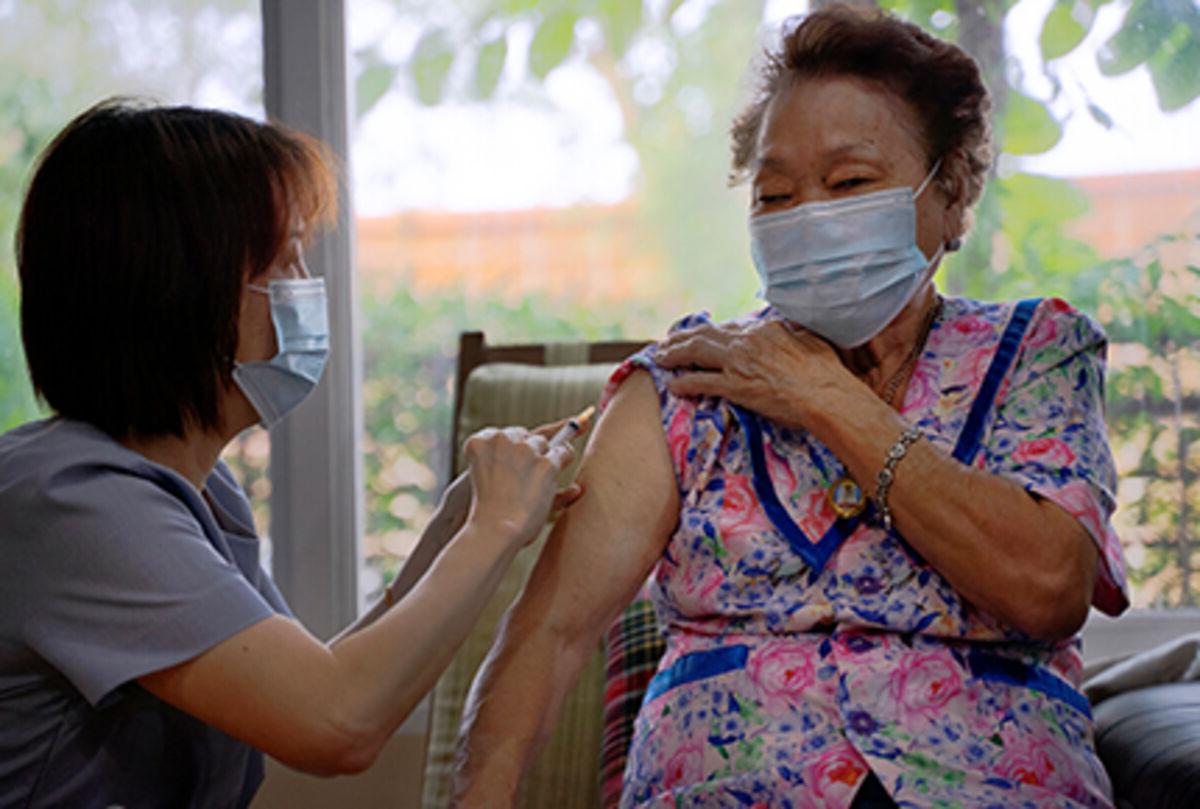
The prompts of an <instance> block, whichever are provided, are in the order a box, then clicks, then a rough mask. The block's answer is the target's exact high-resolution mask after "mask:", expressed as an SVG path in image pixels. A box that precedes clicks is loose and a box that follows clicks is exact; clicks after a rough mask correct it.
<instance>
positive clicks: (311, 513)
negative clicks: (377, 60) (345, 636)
mask: <svg viewBox="0 0 1200 809" xmlns="http://www.w3.org/2000/svg"><path fill="white" fill-rule="evenodd" d="M261 9H262V30H263V74H264V75H263V78H264V91H263V95H264V105H265V107H266V111H267V116H268V117H269V118H270V119H271V120H274V121H278V122H280V123H283V124H286V125H288V126H291V127H294V128H296V129H299V130H301V131H304V132H307V133H309V134H311V135H314V136H316V137H317V138H319V139H321V140H322V141H324V142H325V143H326V144H328V146H329V147H330V148H331V149H332V150H333V153H334V155H335V156H336V157H337V159H338V161H339V164H340V165H339V166H338V216H337V226H336V228H334V229H333V230H332V231H331V232H329V233H328V234H326V235H324V236H322V237H321V238H320V239H318V240H317V242H316V243H314V244H313V246H312V248H311V249H310V251H309V254H308V256H307V259H308V262H307V263H308V266H309V268H310V269H311V271H312V272H313V274H314V275H319V276H323V277H324V278H325V283H326V287H327V288H328V293H329V326H330V343H331V353H330V358H329V364H328V366H327V368H326V370H325V375H324V378H323V379H322V381H321V384H320V385H318V386H317V389H316V391H315V392H314V394H313V395H312V396H311V397H309V399H308V401H306V402H305V403H304V404H303V405H302V406H301V407H300V408H298V409H297V411H296V412H295V414H293V415H291V416H289V417H288V418H287V419H284V420H283V421H282V422H281V423H280V424H279V425H278V426H277V427H275V428H274V429H272V431H271V535H272V537H273V538H274V540H275V541H274V543H273V548H272V568H273V574H274V578H275V581H276V583H277V584H278V585H279V587H280V589H281V590H282V591H283V593H284V596H285V597H286V598H287V600H288V603H289V604H290V605H291V607H292V609H293V611H294V612H295V613H296V616H297V617H298V618H299V619H300V620H301V621H302V622H303V623H304V625H305V626H307V627H308V628H309V629H310V630H311V631H312V632H313V633H314V634H316V635H317V636H318V637H321V638H326V639H328V638H330V637H332V636H333V635H334V634H335V633H336V632H337V631H338V630H340V629H341V628H343V627H345V626H346V625H347V624H349V623H350V622H351V621H353V620H354V619H355V618H356V617H357V616H358V613H359V610H360V607H361V605H360V603H359V602H360V599H359V594H358V564H359V557H360V555H361V554H360V544H361V536H362V528H363V526H364V524H365V523H364V521H363V513H364V506H363V472H362V444H361V441H362V432H363V417H362V400H361V390H362V361H361V357H360V348H359V338H358V329H357V321H358V318H357V309H358V294H357V284H356V280H355V272H354V211H353V205H352V202H353V200H352V198H351V194H350V192H349V185H348V179H349V177H350V155H349V145H350V136H349V119H348V111H349V102H350V100H351V98H352V96H351V94H350V91H349V87H348V84H347V82H348V71H347V56H346V24H345V8H344V3H343V0H304V2H296V0H261Z"/></svg>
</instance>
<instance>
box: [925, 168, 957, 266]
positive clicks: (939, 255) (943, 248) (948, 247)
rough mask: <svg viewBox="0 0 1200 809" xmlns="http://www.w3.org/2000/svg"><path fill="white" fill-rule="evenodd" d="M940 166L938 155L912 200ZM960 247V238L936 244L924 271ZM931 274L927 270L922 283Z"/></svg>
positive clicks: (929, 181)
mask: <svg viewBox="0 0 1200 809" xmlns="http://www.w3.org/2000/svg"><path fill="white" fill-rule="evenodd" d="M941 167H942V158H940V157H939V158H938V159H937V160H936V161H934V164H933V168H931V169H930V170H929V173H928V174H926V175H925V179H924V180H922V181H921V184H920V185H919V186H917V190H916V191H914V192H913V202H916V201H917V197H919V196H921V194H922V193H923V192H924V191H925V188H926V186H928V185H929V184H930V183H931V182H932V181H933V178H934V177H936V176H937V173H938V169H940V168H941ZM961 247H962V239H951V240H950V241H949V242H942V243H941V244H940V245H938V249H937V252H936V253H934V254H933V258H931V259H929V265H928V266H927V267H926V272H929V267H936V266H937V263H938V262H939V261H941V260H942V259H943V258H944V257H945V256H946V254H947V253H952V252H954V251H955V250H958V249H960V248H961ZM932 275H933V273H932V272H929V275H927V276H926V277H925V279H924V280H923V281H922V283H924V281H927V280H929V277H930V276H932Z"/></svg>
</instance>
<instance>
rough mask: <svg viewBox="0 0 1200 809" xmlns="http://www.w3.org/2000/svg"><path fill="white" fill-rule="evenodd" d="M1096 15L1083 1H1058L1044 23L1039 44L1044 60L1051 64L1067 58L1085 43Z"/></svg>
mask: <svg viewBox="0 0 1200 809" xmlns="http://www.w3.org/2000/svg"><path fill="white" fill-rule="evenodd" d="M1095 17H1096V14H1095V12H1094V11H1093V10H1092V7H1091V6H1090V5H1088V4H1087V3H1085V2H1083V0H1058V2H1056V3H1055V4H1054V7H1053V8H1052V9H1050V13H1049V14H1047V15H1046V19H1045V20H1044V21H1043V22H1042V33H1041V36H1040V37H1038V44H1039V45H1040V46H1041V49H1042V59H1044V60H1045V61H1047V62H1049V61H1050V60H1051V59H1057V58H1059V57H1060V56H1065V55H1067V54H1068V53H1070V52H1071V51H1073V50H1075V47H1076V46H1077V45H1078V44H1079V43H1080V42H1082V41H1083V38H1084V37H1086V36H1087V34H1088V31H1090V30H1091V28H1092V21H1093V20H1094V19H1095Z"/></svg>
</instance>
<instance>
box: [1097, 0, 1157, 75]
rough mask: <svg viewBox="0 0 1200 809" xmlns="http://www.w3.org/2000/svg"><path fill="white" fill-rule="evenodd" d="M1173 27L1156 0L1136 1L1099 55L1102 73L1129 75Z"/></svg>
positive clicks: (1152, 52) (1098, 61)
mask: <svg viewBox="0 0 1200 809" xmlns="http://www.w3.org/2000/svg"><path fill="white" fill-rule="evenodd" d="M1171 28H1172V23H1171V17H1170V15H1169V14H1164V13H1163V10H1162V9H1161V8H1160V7H1159V3H1158V2H1156V0H1134V3H1133V5H1131V6H1130V7H1129V11H1128V12H1126V14H1125V20H1124V21H1123V22H1122V23H1121V27H1120V28H1119V29H1118V30H1117V33H1115V34H1113V35H1112V37H1111V38H1110V39H1109V40H1108V42H1106V43H1104V45H1103V46H1102V47H1101V48H1100V50H1099V51H1098V52H1097V54H1096V61H1097V63H1098V64H1099V66H1100V72H1101V73H1103V74H1104V75H1106V76H1119V75H1120V74H1122V73H1128V72H1129V71H1130V70H1133V69H1134V68H1135V67H1137V66H1138V65H1140V64H1142V63H1143V62H1145V61H1146V60H1147V59H1149V58H1150V57H1151V56H1153V55H1154V53H1155V51H1157V50H1158V46H1159V43H1161V42H1162V41H1163V40H1164V39H1165V38H1166V36H1167V34H1168V33H1169V32H1170V30H1171Z"/></svg>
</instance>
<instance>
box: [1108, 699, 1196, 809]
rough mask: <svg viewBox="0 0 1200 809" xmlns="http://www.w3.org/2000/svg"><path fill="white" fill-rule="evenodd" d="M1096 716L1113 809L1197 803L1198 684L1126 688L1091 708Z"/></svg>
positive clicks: (1190, 808) (1167, 808)
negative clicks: (1112, 795)
mask: <svg viewBox="0 0 1200 809" xmlns="http://www.w3.org/2000/svg"><path fill="white" fill-rule="evenodd" d="M1095 719H1096V748H1097V751H1098V752H1099V754H1100V759H1101V760H1102V761H1103V762H1104V767H1105V769H1107V770H1108V774H1109V777H1110V778H1112V782H1113V793H1114V796H1115V798H1116V802H1117V806H1118V807H1120V808H1121V809H1196V807H1200V683H1194V682H1193V683H1175V684H1171V685H1157V686H1152V687H1149V688H1140V689H1137V690H1135V691H1128V692H1126V693H1124V694H1120V695H1118V696H1115V697H1111V698H1109V699H1107V700H1105V701H1104V702H1102V703H1100V704H1099V705H1098V706H1096V709H1095Z"/></svg>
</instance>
